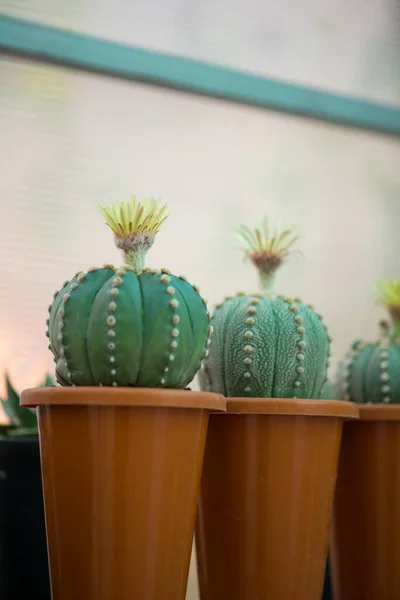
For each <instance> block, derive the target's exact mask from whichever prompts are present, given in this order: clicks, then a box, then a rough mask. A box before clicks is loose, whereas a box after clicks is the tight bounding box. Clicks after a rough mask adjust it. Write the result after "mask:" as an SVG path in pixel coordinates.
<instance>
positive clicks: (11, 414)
mask: <svg viewBox="0 0 400 600" xmlns="http://www.w3.org/2000/svg"><path fill="white" fill-rule="evenodd" d="M5 377H6V388H7V399H3V398H1V399H0V401H1V405H2V407H3V410H4V412H5V414H6V416H7V417H8V419H9V421H10V422H9V423H6V424H1V425H0V437H27V436H36V435H38V425H37V418H36V411H35V410H34V409H32V408H24V407H22V406H20V405H19V395H18V394H17V392H16V391H15V389H14V387H13V386H12V384H11V381H10V378H9V376H8V374H7V373H6V376H5ZM52 385H54V381H53V379H52V378H51V377H50V375H47V377H46V379H45V381H44V382H43V383H42V386H41V387H49V386H52Z"/></svg>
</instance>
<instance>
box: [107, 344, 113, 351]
mask: <svg viewBox="0 0 400 600" xmlns="http://www.w3.org/2000/svg"><path fill="white" fill-rule="evenodd" d="M107 348H108V349H109V350H115V344H114V342H110V343H109V344H108V346H107Z"/></svg>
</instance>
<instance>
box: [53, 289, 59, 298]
mask: <svg viewBox="0 0 400 600" xmlns="http://www.w3.org/2000/svg"><path fill="white" fill-rule="evenodd" d="M57 295H58V290H56V291H55V292H54V294H53V298H56V296H57Z"/></svg>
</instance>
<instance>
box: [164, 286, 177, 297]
mask: <svg viewBox="0 0 400 600" xmlns="http://www.w3.org/2000/svg"><path fill="white" fill-rule="evenodd" d="M165 291H166V292H167V294H168V295H169V296H173V295H174V294H175V288H174V287H172V285H169V286H168V287H167V289H166V290H165Z"/></svg>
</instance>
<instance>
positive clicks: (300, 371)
mask: <svg viewBox="0 0 400 600" xmlns="http://www.w3.org/2000/svg"><path fill="white" fill-rule="evenodd" d="M296 371H297V372H298V373H300V375H301V374H302V373H304V367H297V368H296Z"/></svg>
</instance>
